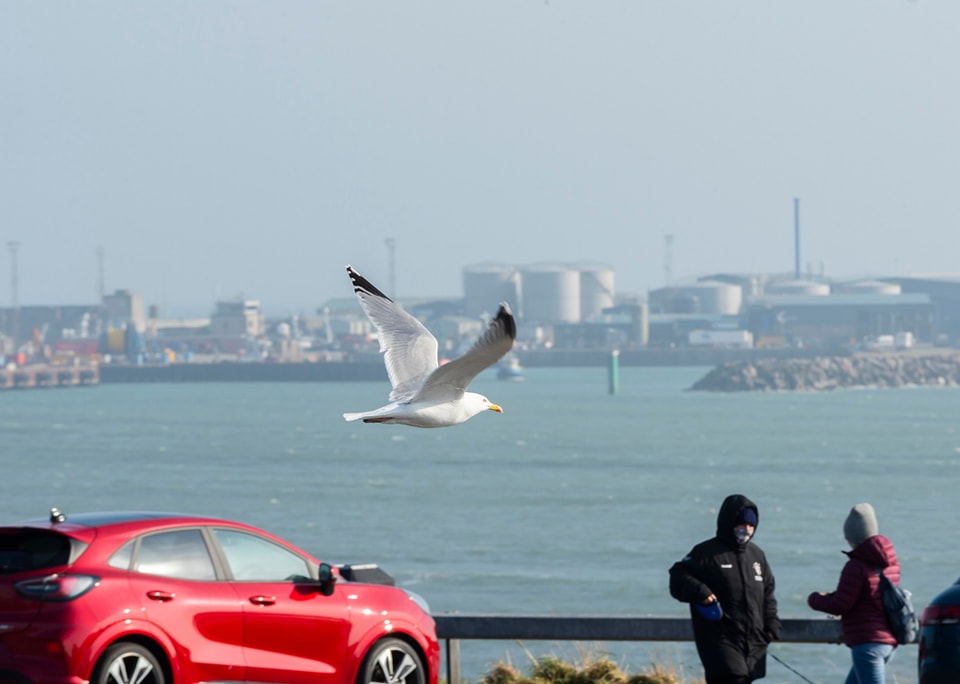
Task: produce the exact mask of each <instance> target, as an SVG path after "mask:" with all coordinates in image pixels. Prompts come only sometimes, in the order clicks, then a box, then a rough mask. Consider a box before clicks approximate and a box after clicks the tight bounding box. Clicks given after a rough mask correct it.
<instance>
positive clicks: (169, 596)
mask: <svg viewBox="0 0 960 684" xmlns="http://www.w3.org/2000/svg"><path fill="white" fill-rule="evenodd" d="M175 596H176V594H173V593H171V592H169V591H148V592H147V598H148V599H152V600H154V601H160V603H165V602H167V601H172V600H173V598H174V597H175Z"/></svg>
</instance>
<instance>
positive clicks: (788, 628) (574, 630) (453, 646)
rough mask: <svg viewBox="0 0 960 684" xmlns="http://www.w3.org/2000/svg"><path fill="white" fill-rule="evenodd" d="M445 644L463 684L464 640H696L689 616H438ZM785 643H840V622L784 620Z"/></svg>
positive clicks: (455, 682)
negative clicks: (461, 674)
mask: <svg viewBox="0 0 960 684" xmlns="http://www.w3.org/2000/svg"><path fill="white" fill-rule="evenodd" d="M434 620H435V621H436V623H437V637H438V638H440V639H441V640H442V641H444V642H445V654H446V661H447V682H448V684H459V682H460V642H461V641H463V640H466V639H484V640H518V639H526V640H529V641H538V640H539V641H693V628H692V627H691V625H690V619H689V618H655V617H583V616H527V615H518V616H508V615H435V616H434ZM781 622H782V625H783V627H782V630H781V632H780V641H782V642H791V643H806V644H811V643H823V644H835V643H840V642H841V641H842V635H841V632H840V621H839V620H830V619H822V618H821V619H785V620H782V621H781Z"/></svg>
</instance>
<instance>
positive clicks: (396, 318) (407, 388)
mask: <svg viewBox="0 0 960 684" xmlns="http://www.w3.org/2000/svg"><path fill="white" fill-rule="evenodd" d="M347 273H348V274H349V275H350V281H351V282H352V283H353V291H354V292H356V293H357V298H358V299H359V300H360V306H362V307H363V311H364V313H366V314H367V318H369V319H370V322H371V323H373V325H374V327H375V328H376V329H377V333H379V337H380V351H381V352H383V362H384V364H385V365H386V367H387V375H388V376H389V378H390V384H391V385H393V391H391V392H390V401H399V402H405V401H409V400H410V398H411V397H413V396H414V395H415V394H416V393H417V390H418V389H420V385H422V384H423V382H424V380H425V379H426V378H427V376H428V375H430V373H432V372H433V371H435V370H436V369H437V365H438V362H437V338H435V337H434V336H433V335H431V334H430V331H429V330H427V329H426V328H425V327H424V326H423V324H422V323H421V322H420V321H418V320H417V319H416V318H414V317H413V316H411V315H410V314H409V313H407V312H406V311H404V310H403V309H402V308H401V307H400V306H398V305H397V304H396V303H395V302H394V301H393V300H392V299H390V298H389V297H388V296H387V295H385V294H383V293H382V292H381V291H380V290H378V289H377V288H376V287H374V286H373V284H372V283H371V282H370V281H369V280H367V279H366V278H364V277H363V276H362V275H360V274H359V273H357V272H356V271H355V270H353V267H352V266H347ZM477 372H479V371H477Z"/></svg>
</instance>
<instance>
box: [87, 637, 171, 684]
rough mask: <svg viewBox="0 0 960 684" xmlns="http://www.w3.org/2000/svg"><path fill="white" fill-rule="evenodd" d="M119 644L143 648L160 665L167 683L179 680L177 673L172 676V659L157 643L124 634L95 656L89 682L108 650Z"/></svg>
mask: <svg viewBox="0 0 960 684" xmlns="http://www.w3.org/2000/svg"><path fill="white" fill-rule="evenodd" d="M119 644H134V645H136V646H140V647H142V648H145V649H146V650H148V651H149V652H150V653H151V654H152V655H153V657H154V658H156V659H157V662H158V663H159V664H160V668H161V669H162V670H163V676H164V679H165V680H166V681H167V682H168V683H173V682H177V681H179V680H180V677H179V673H177V675H176V676H175V675H174V670H173V662H172V659H171V658H170V656H169V654H168V653H167V651H166V650H165V649H164V648H163V646H162V645H161V644H160V643H159V642H157V641H156V640H155V639H151V638H150V637H149V636H146V635H143V634H125V635H123V636H121V637H119V638H117V639H114V640H113V641H111V642H110V643H108V644H106V645H105V646H104V647H103V648H102V649H101V650H100V652H99V654H98V655H97V659H96V661H94V663H93V667H92V668H91V670H90V681H93V679H94V678H95V676H96V674H97V673H98V672H99V670H100V668H101V667H102V666H103V665H104V660H105V658H106V657H107V654H108V653H109V652H110V649H112V648H113V647H114V646H117V645H119Z"/></svg>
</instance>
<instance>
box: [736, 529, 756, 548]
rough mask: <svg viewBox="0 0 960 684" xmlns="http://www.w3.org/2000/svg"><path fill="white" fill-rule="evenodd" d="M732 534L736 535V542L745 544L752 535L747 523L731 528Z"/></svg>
mask: <svg viewBox="0 0 960 684" xmlns="http://www.w3.org/2000/svg"><path fill="white" fill-rule="evenodd" d="M733 534H734V535H735V536H736V537H737V543H738V544H746V543H747V542H748V541H750V537H752V536H753V530H752V529H750V527H748V526H747V525H737V526H736V527H734V528H733Z"/></svg>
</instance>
